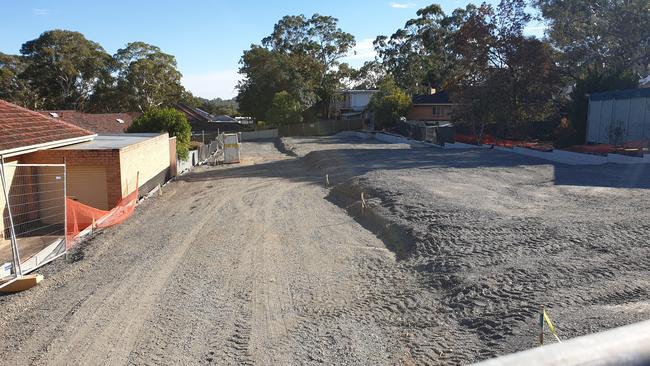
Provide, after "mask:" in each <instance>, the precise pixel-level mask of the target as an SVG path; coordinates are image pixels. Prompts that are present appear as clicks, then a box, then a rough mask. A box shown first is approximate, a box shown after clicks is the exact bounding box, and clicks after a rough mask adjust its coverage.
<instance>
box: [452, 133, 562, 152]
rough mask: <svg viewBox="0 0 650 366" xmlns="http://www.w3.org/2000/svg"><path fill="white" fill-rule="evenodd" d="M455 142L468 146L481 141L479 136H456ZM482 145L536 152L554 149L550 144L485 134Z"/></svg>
mask: <svg viewBox="0 0 650 366" xmlns="http://www.w3.org/2000/svg"><path fill="white" fill-rule="evenodd" d="M454 140H455V141H456V142H463V143H466V144H476V142H477V141H479V139H478V136H476V135H462V134H456V135H455V136H454ZM480 143H481V144H485V145H494V146H501V147H508V148H513V147H525V148H529V149H536V150H550V149H552V145H551V144H550V143H544V142H534V141H518V140H508V139H500V138H496V137H494V136H492V135H488V134H485V135H483V136H482V137H481V138H480Z"/></svg>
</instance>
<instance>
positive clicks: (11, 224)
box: [0, 164, 66, 279]
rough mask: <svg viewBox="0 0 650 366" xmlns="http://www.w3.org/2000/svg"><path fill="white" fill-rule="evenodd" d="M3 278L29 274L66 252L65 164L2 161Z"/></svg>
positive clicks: (0, 246) (0, 239)
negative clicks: (6, 162)
mask: <svg viewBox="0 0 650 366" xmlns="http://www.w3.org/2000/svg"><path fill="white" fill-rule="evenodd" d="M0 173H1V174H0V178H1V179H0V184H1V185H2V196H1V197H2V198H0V203H2V206H1V207H2V223H0V227H1V228H2V233H1V235H0V265H2V268H1V269H2V272H0V279H2V278H6V277H9V278H12V277H16V276H17V275H22V274H27V273H29V272H31V271H33V270H34V269H36V268H38V267H40V266H42V265H43V264H45V263H48V262H50V261H51V260H53V259H55V258H57V257H59V256H60V255H62V254H64V253H65V227H66V223H65V220H66V215H65V212H66V199H65V197H66V168H65V165H64V164H1V168H0Z"/></svg>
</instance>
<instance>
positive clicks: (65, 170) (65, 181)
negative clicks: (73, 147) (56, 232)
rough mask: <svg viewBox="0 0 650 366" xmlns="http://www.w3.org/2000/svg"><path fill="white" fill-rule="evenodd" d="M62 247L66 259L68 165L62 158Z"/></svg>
mask: <svg viewBox="0 0 650 366" xmlns="http://www.w3.org/2000/svg"><path fill="white" fill-rule="evenodd" d="M63 164H64V165H63V245H64V247H65V258H66V259H68V164H67V163H66V159H65V158H63Z"/></svg>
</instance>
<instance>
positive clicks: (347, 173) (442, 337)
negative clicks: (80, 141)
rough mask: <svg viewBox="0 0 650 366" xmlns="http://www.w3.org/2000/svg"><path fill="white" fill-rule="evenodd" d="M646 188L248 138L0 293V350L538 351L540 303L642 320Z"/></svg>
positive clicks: (45, 358) (38, 358)
mask: <svg viewBox="0 0 650 366" xmlns="http://www.w3.org/2000/svg"><path fill="white" fill-rule="evenodd" d="M328 181H329V184H328ZM648 188H650V169H648V168H645V166H643V165H609V164H608V165H602V166H568V165H559V164H557V165H554V164H550V163H548V162H545V161H543V160H537V159H533V158H528V157H523V156H518V155H514V154H510V153H506V152H500V151H494V150H480V149H476V150H454V151H451V150H440V149H435V148H432V147H412V146H409V145H401V144H380V143H376V142H373V141H372V140H362V139H357V138H354V137H352V136H348V135H345V134H343V135H338V136H333V137H321V138H285V139H282V140H281V141H267V142H251V143H244V144H243V146H242V163H241V164H237V165H228V166H217V167H199V168H196V169H194V171H192V172H191V173H189V174H187V175H184V176H182V177H179V178H177V179H176V180H175V181H173V182H172V183H170V184H168V185H166V186H165V187H164V188H163V189H162V194H161V195H156V196H154V197H152V198H150V199H147V200H145V201H143V202H142V203H141V204H140V205H139V207H138V208H137V209H136V212H135V214H134V215H133V217H131V218H130V219H129V220H127V221H126V222H125V223H123V224H121V225H119V226H117V227H114V228H110V229H106V230H104V231H102V232H99V233H97V234H95V235H94V237H92V238H90V239H89V240H87V241H85V242H83V243H81V244H80V245H78V246H77V247H76V248H75V249H74V251H73V252H72V253H71V254H70V255H69V257H68V259H67V260H58V261H55V262H53V263H51V264H50V265H47V266H45V267H43V268H42V269H41V270H39V273H42V274H43V275H45V280H44V281H43V282H41V284H39V285H38V286H36V287H35V288H33V289H31V290H29V291H26V292H22V293H17V294H12V295H5V296H0V359H2V360H3V362H2V363H3V364H8V365H9V364H11V365H23V364H37V365H38V364H48V365H49V364H54V365H90V364H111V365H115V364H117V365H120V364H178V365H186V364H219V365H227V364H233V365H234V364H259V365H284V364H341V365H343V364H356V365H375V364H405V365H412V364H431V365H437V364H464V363H469V362H473V361H479V360H484V359H487V358H490V357H494V356H496V355H500V354H504V353H510V352H514V351H519V350H524V349H527V348H531V347H534V346H536V342H537V338H538V337H537V331H538V323H537V322H538V314H539V309H540V307H541V306H545V307H546V309H547V311H548V313H549V315H550V316H551V318H552V320H553V321H554V323H555V325H556V327H557V329H558V334H559V336H560V337H561V338H564V339H568V338H571V337H575V336H579V335H584V334H588V333H593V332H597V331H601V330H605V329H609V328H613V327H616V326H620V325H624V324H630V323H634V322H637V321H641V320H646V319H650V302H649V301H648V296H649V295H650V261H649V260H648V258H650V245H648V237H649V234H650V210H648V208H649V207H650V202H649V200H650V198H649V196H648ZM362 193H363V199H362ZM546 339H547V341H548V342H554V340H553V338H552V337H551V336H550V334H549V333H547V337H546Z"/></svg>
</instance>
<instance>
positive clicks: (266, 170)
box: [179, 138, 650, 189]
mask: <svg viewBox="0 0 650 366" xmlns="http://www.w3.org/2000/svg"><path fill="white" fill-rule="evenodd" d="M310 143H312V144H323V145H336V144H342V143H344V144H347V146H350V139H332V138H330V139H313V140H312V141H310ZM373 145H378V144H376V143H374V142H372V141H366V140H360V139H359V140H356V141H355V147H354V148H341V149H327V148H326V149H324V150H319V151H312V152H309V153H307V154H306V155H305V156H303V157H299V158H296V159H286V160H278V161H272V162H268V163H262V164H257V165H253V166H243V167H232V168H228V169H215V170H209V171H203V172H196V173H192V174H189V175H186V176H184V177H181V178H179V180H185V181H203V180H211V179H225V178H238V177H267V178H284V179H290V180H293V181H301V182H308V183H317V184H322V182H323V180H324V176H325V174H328V175H329V177H330V179H335V180H336V181H339V182H340V181H342V180H345V179H349V178H351V177H354V176H359V175H363V174H366V173H369V172H371V171H375V170H388V171H398V170H405V169H436V168H442V169H449V168H451V169H474V168H514V167H526V166H539V165H547V166H548V165H552V166H553V169H554V184H555V185H567V186H587V187H612V188H641V189H648V188H650V166H649V165H647V164H628V165H626V164H604V165H566V164H558V163H553V162H549V161H546V160H542V159H536V158H532V157H526V156H522V155H516V154H511V153H507V152H502V151H497V150H485V149H472V150H440V149H436V148H431V147H424V148H418V147H413V148H409V147H404V148H395V149H393V148H391V149H387V148H373V147H374V146H373ZM244 154H245V152H244ZM305 167H307V168H309V169H304V168H305Z"/></svg>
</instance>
